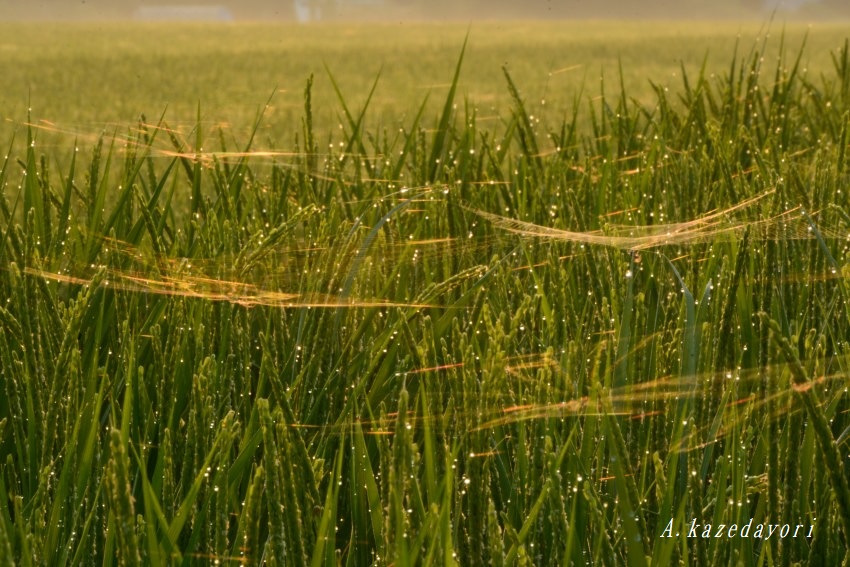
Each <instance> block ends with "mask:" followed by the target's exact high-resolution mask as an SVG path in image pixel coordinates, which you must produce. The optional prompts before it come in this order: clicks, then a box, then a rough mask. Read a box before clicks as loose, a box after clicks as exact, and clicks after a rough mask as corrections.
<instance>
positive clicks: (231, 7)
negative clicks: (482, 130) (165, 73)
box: [0, 0, 850, 20]
mask: <svg viewBox="0 0 850 567" xmlns="http://www.w3.org/2000/svg"><path fill="white" fill-rule="evenodd" d="M166 6H167V7H168V8H163V7H166ZM777 6H778V7H779V8H780V10H781V15H780V17H781V18H786V17H789V16H790V17H797V18H812V19H832V18H835V17H850V0H713V1H712V2H708V1H706V0H241V1H233V0H148V1H140V0H41V1H23V0H0V20H20V19H50V20H102V19H157V18H159V19H216V18H228V17H230V18H233V19H235V20H246V19H252V20H253V19H261V20H268V19H281V20H292V19H296V18H300V19H311V18H312V19H317V18H321V19H342V20H358V19H366V20H375V19H388V20H418V19H440V18H448V19H462V20H478V19H501V18H526V19H540V18H617V19H635V18H638V19H659V18H664V19H681V18H684V19H695V18H722V19H730V18H733V19H750V20H751V19H767V18H769V17H770V13H771V11H772V10H773V8H775V7H777ZM180 7H182V9H181V8H180Z"/></svg>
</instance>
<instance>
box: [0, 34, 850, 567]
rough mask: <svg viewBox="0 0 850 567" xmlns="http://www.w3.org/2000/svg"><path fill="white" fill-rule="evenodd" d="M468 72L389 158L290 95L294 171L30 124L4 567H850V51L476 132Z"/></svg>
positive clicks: (342, 100) (3, 448) (359, 115)
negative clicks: (817, 68)
mask: <svg viewBox="0 0 850 567" xmlns="http://www.w3.org/2000/svg"><path fill="white" fill-rule="evenodd" d="M779 41H780V42H781V40H779ZM470 45H471V44H470ZM470 45H464V47H463V48H462V49H460V54H459V56H458V58H457V60H456V63H455V65H454V67H453V68H452V67H448V66H447V69H446V75H447V76H448V77H449V78H451V84H450V87H449V88H448V89H446V91H445V97H444V98H443V99H442V100H440V101H439V104H438V105H437V112H436V113H435V116H434V117H433V121H432V122H431V121H429V120H431V118H429V116H430V115H429V113H428V112H427V111H426V110H425V109H426V108H430V107H429V106H428V105H427V104H426V103H425V102H422V101H418V104H417V101H414V104H412V105H411V106H412V108H414V111H413V113H412V114H410V115H409V116H410V119H409V122H408V123H407V124H406V125H405V126H404V127H403V128H402V129H401V131H400V132H388V131H386V130H382V129H369V128H368V127H366V125H367V124H368V121H367V117H368V116H369V113H370V110H371V108H370V103H371V100H372V99H371V94H369V96H367V97H366V98H365V99H364V102H363V103H362V104H359V105H355V104H352V103H351V102H350V99H348V98H346V97H347V94H346V92H345V90H344V86H343V85H341V84H340V83H338V82H337V81H336V80H335V78H334V76H333V70H332V69H330V71H329V76H330V81H331V83H332V84H333V88H334V94H335V95H336V96H337V100H338V103H337V104H338V105H339V109H340V110H339V116H340V120H341V122H342V124H341V126H342V127H341V128H339V129H337V130H335V131H334V132H333V133H330V132H325V131H323V130H320V129H319V127H318V126H317V124H318V122H317V121H316V120H314V112H315V108H314V103H315V101H314V98H313V79H312V78H310V79H307V78H306V77H305V88H304V90H303V91H302V94H303V108H302V110H301V112H302V115H303V120H302V121H301V122H300V125H301V129H300V131H298V132H297V137H296V138H295V139H296V140H297V141H296V147H295V149H294V150H293V151H289V150H287V151H273V150H267V149H264V148H261V147H258V142H257V139H256V137H257V132H259V131H260V129H261V127H262V124H263V120H264V119H265V118H264V116H263V111H262V110H261V111H260V112H258V115H257V117H256V119H255V121H254V122H253V124H252V125H251V128H249V129H248V130H247V131H248V132H249V134H248V135H247V136H246V138H245V139H244V140H241V141H239V140H237V141H234V140H232V139H229V138H228V137H227V136H225V135H223V134H222V132H221V131H218V130H216V129H215V128H213V129H210V128H208V127H207V125H206V124H205V123H204V122H203V120H201V116H202V110H201V109H200V108H199V109H198V111H197V117H198V120H197V124H196V125H195V127H194V128H192V129H191V131H187V130H185V129H181V128H177V127H171V126H170V125H169V123H168V120H167V118H166V116H167V113H166V114H165V115H163V116H162V117H160V118H159V119H155V120H148V119H147V118H145V117H141V119H140V120H139V121H138V123H136V124H133V125H131V126H128V127H126V128H125V129H122V130H120V131H115V132H114V133H112V134H106V135H103V136H101V137H100V138H99V139H97V140H96V141H94V143H92V144H91V145H90V147H78V145H77V144H76V143H73V144H72V145H71V146H70V148H71V151H68V152H67V153H66V154H64V156H65V157H62V158H56V157H55V154H51V150H50V149H49V148H46V149H44V150H43V149H42V146H41V143H40V138H41V137H42V136H44V135H45V132H44V131H43V128H42V127H41V126H39V124H40V123H39V122H37V121H35V120H33V119H32V117H27V120H26V124H25V125H23V126H22V127H21V128H19V131H18V132H17V134H16V136H15V138H14V139H12V140H10V141H9V145H8V148H9V149H8V151H7V152H6V155H5V159H4V161H3V162H2V165H0V187H2V192H0V219H2V220H0V268H2V269H0V297H3V298H5V301H2V302H0V321H2V330H3V332H2V333H0V377H2V387H3V395H2V396H0V432H2V436H0V563H2V564H4V565H53V564H75V565H76V564H105V565H112V564H119V565H135V564H154V565H165V564H196V563H215V564H222V563H229V564H243V563H244V564H268V565H310V566H319V565H397V566H404V565H570V564H572V565H597V564H602V565H622V564H626V565H630V566H641V565H667V564H675V565H689V564H698V565H708V564H718V565H719V564H741V565H791V564H808V565H838V564H841V563H842V562H845V563H846V562H847V561H848V555H847V552H846V550H847V547H848V540H849V538H850V488H848V477H847V472H846V470H845V469H846V467H847V466H848V465H847V463H846V462H845V461H846V460H847V457H846V455H847V452H846V443H847V439H848V437H850V421H848V418H847V410H848V403H849V402H848V399H847V396H846V388H847V377H848V362H850V358H848V357H850V343H848V341H847V337H850V307H849V306H848V304H847V294H848V291H850V289H848V276H850V273H848V268H847V262H848V252H849V251H850V236H848V235H850V216H848V197H847V190H848V189H847V187H848V181H850V172H849V171H848V166H847V159H846V153H847V150H848V128H850V47H848V43H847V42H846V41H845V43H844V45H843V47H842V48H840V49H838V50H837V51H835V52H834V53H833V54H832V57H831V59H830V60H829V61H828V62H827V66H829V65H831V68H829V70H828V71H827V72H824V73H823V74H822V75H820V76H813V75H812V74H810V73H808V72H807V71H806V70H805V69H804V68H803V65H802V63H801V61H802V57H803V54H804V53H805V50H804V47H800V48H799V50H797V51H795V50H791V51H790V52H789V51H788V50H787V48H786V47H785V45H784V44H782V45H781V46H780V50H779V52H780V53H781V57H780V58H779V59H778V60H777V62H776V63H775V65H774V66H770V65H768V64H766V63H765V62H764V58H763V56H762V53H763V50H764V49H765V46H764V45H762V44H758V45H756V46H754V47H753V48H752V49H751V50H749V51H748V52H746V53H745V54H743V55H742V54H741V53H740V52H736V54H735V55H734V57H733V58H732V60H731V61H730V62H729V65H728V67H727V68H726V70H725V71H722V72H714V73H712V72H709V70H708V69H707V68H705V67H703V68H702V69H701V70H700V71H699V73H698V74H697V75H696V76H694V75H693V74H689V73H687V72H685V71H684V69H683V72H682V77H681V85H680V87H679V89H678V92H673V93H671V92H670V90H669V89H667V88H664V87H661V86H658V85H656V84H655V83H653V85H655V86H654V89H653V91H652V92H653V97H654V98H653V99H652V100H651V102H649V103H647V102H645V101H642V100H639V99H637V98H633V97H631V96H630V94H629V92H628V91H627V88H626V86H625V84H624V83H623V82H621V83H620V84H619V85H617V87H615V88H613V89H612V87H611V85H610V84H608V83H603V84H602V85H601V93H600V94H598V95H595V96H593V97H590V98H588V99H586V100H585V99H577V100H576V104H575V108H574V112H572V113H569V114H568V115H567V116H566V117H565V118H563V119H562V120H561V121H559V122H550V121H541V120H539V118H535V117H534V116H533V114H532V110H531V108H532V106H531V103H529V101H528V100H526V98H525V97H524V95H523V91H522V87H523V85H522V83H521V82H520V81H517V80H515V78H514V76H513V74H512V73H511V70H510V68H509V67H505V68H503V69H502V75H503V78H504V81H505V86H504V88H505V92H506V93H507V98H506V100H508V101H509V105H508V106H507V107H505V108H502V109H501V110H502V113H501V114H500V117H499V121H498V125H496V126H493V128H492V129H487V128H486V127H485V126H482V123H481V122H480V121H479V120H477V117H478V116H477V113H478V110H477V107H476V106H475V104H474V103H473V101H471V100H470V99H469V98H467V99H465V100H464V99H462V97H461V96H460V93H459V89H458V88H457V87H458V84H459V81H460V80H461V77H462V76H463V73H464V69H465V66H464V65H465V58H466V57H467V56H468V55H467V51H466V50H467V49H468V48H469V47H470ZM789 53H790V55H789ZM380 80H381V79H380V77H378V78H377V79H376V80H375V84H376V85H377V84H379V83H380ZM374 89H375V87H374V86H373V87H372V91H370V93H374ZM612 91H613V92H614V93H615V94H613V95H611V94H610V93H611V92H612ZM36 110H37V109H36ZM33 112H35V110H34V111H33ZM42 125H43V123H42ZM45 128H47V129H50V128H52V127H49V126H47V127H45ZM326 140H328V142H327V143H326V142H325V141H326ZM323 144H325V145H323ZM210 148H216V149H213V150H211V149H210ZM325 148H327V149H325ZM51 155H52V156H54V157H51ZM822 469H825V470H822ZM733 525H734V526H735V529H734V532H735V534H734V535H733V534H732V526H733ZM721 526H723V528H721ZM744 526H749V527H748V528H747V535H746V536H745V535H744V533H743V532H744ZM720 532H722V533H723V534H724V535H717V534H718V533H720ZM706 534H707V535H706ZM756 534H757V535H756Z"/></svg>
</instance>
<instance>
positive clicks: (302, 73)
mask: <svg viewBox="0 0 850 567" xmlns="http://www.w3.org/2000/svg"><path fill="white" fill-rule="evenodd" d="M845 30H846V26H841V25H838V24H833V25H829V24H817V25H815V26H813V27H812V26H805V25H801V24H789V25H788V26H787V27H783V26H781V25H779V24H774V25H773V26H772V27H770V28H768V26H766V25H765V26H759V25H757V24H752V23H750V24H739V23H730V22H720V23H717V22H715V23H677V22H663V23H651V22H640V23H634V22H632V23H612V22H550V23H515V22H492V23H476V24H473V25H466V24H445V23H442V24H436V23H433V24H403V25H393V24H358V25H346V24H326V25H308V26H298V25H292V24H274V25H262V24H235V25H218V24H190V25H187V24H126V23H109V22H105V23H99V24H91V23H88V24H82V23H80V24H51V23H15V24H0V38H2V39H0V55H2V57H0V76H2V77H3V81H4V84H5V85H6V87H5V88H4V89H3V91H2V93H0V117H2V119H3V124H2V125H0V128H2V129H0V135H3V137H4V138H8V134H9V132H11V131H12V130H13V129H14V125H15V124H20V123H22V122H24V121H25V120H26V115H27V105H28V104H29V107H30V108H31V109H32V116H33V118H34V119H35V120H45V121H48V122H50V123H52V124H55V125H56V128H57V129H60V130H64V131H67V132H69V133H72V134H73V135H74V136H80V137H83V138H85V137H87V136H90V135H98V134H100V133H101V132H102V131H113V130H114V129H116V128H118V129H121V128H124V127H126V126H127V125H128V124H131V123H134V122H135V121H136V120H137V119H138V117H139V115H140V114H145V115H146V116H147V118H148V120H154V119H156V118H158V117H159V116H160V115H161V114H162V113H163V112H164V111H165V112H166V114H165V117H166V121H167V122H168V124H169V125H170V126H171V127H175V128H183V127H185V128H186V129H187V130H188V129H191V128H192V127H193V126H194V125H195V123H196V119H197V112H198V109H199V108H200V113H201V120H202V124H203V125H204V126H205V127H206V129H207V130H210V129H211V128H215V127H218V126H222V127H224V128H225V129H226V130H229V131H232V133H233V135H234V136H236V139H237V140H244V137H245V135H246V134H247V132H248V131H249V130H250V128H251V126H252V124H253V122H254V118H255V116H256V113H257V110H258V109H260V108H262V107H263V105H264V104H265V102H266V101H267V100H269V98H270V97H271V103H270V107H269V108H268V110H267V111H266V113H265V117H264V119H263V121H262V124H261V130H260V135H259V136H258V139H257V142H258V143H259V144H260V145H261V146H268V145H271V146H275V147H278V148H286V147H290V146H291V145H292V142H293V139H294V133H295V132H297V131H299V130H300V128H301V118H302V113H303V91H304V86H305V83H306V80H307V78H308V77H309V76H310V75H311V74H312V75H314V76H315V84H314V87H313V112H314V117H313V119H314V123H315V128H316V130H317V132H319V133H321V135H320V138H322V139H324V138H325V137H330V136H331V135H333V134H334V133H335V132H336V130H337V128H338V125H339V124H340V123H341V122H342V121H341V120H340V116H341V114H342V110H341V106H340V104H339V100H338V98H337V96H336V94H334V89H333V85H332V82H331V80H330V79H329V73H328V71H330V74H332V76H333V78H334V79H335V80H336V82H337V85H338V86H339V88H340V91H341V93H342V95H343V96H344V98H345V101H346V103H347V104H348V106H349V108H350V109H352V111H358V110H359V109H360V107H361V105H362V104H363V103H364V101H365V100H366V98H367V96H368V94H369V92H370V89H371V87H372V85H373V84H374V82H375V80H376V79H378V83H377V88H376V90H375V93H374V96H373V98H372V100H371V103H370V111H369V112H368V113H367V115H366V123H365V124H364V128H365V129H366V130H375V129H384V128H390V129H394V128H397V127H399V126H406V125H409V123H410V122H411V120H412V118H413V116H414V115H415V113H416V112H417V110H418V108H419V105H420V104H421V103H422V101H424V100H425V99H426V96H427V97H428V99H429V105H428V107H427V108H426V113H425V115H424V118H425V123H426V124H430V122H431V121H432V120H433V118H434V117H435V116H436V113H437V112H438V111H439V107H440V105H441V104H442V101H443V100H444V98H445V96H446V94H447V91H448V87H449V84H450V83H451V79H452V72H453V69H454V64H455V61H456V60H457V57H458V55H459V53H460V49H461V46H462V45H463V41H464V38H465V36H466V35H467V33H468V34H469V49H468V52H467V54H466V58H465V62H464V67H463V71H462V74H461V76H460V83H459V91H458V95H459V98H458V104H464V101H465V100H468V101H469V103H470V104H471V105H472V106H474V107H475V108H477V119H478V120H479V121H482V123H483V122H487V121H490V122H492V121H494V120H498V118H499V117H500V116H501V115H502V114H503V113H504V110H505V109H506V108H507V107H508V106H509V105H510V95H509V93H508V89H507V88H506V83H505V78H504V75H503V72H502V67H503V66H505V67H507V69H508V70H509V72H510V73H511V76H512V77H513V79H514V81H515V82H516V84H517V85H519V86H520V89H521V94H522V96H523V97H524V98H525V99H526V104H527V106H528V109H529V111H530V112H532V113H533V114H534V115H535V116H536V117H537V118H538V119H540V118H543V119H551V120H552V121H554V122H558V121H560V120H562V119H563V117H564V116H565V115H567V114H570V113H572V111H573V108H574V106H575V104H576V102H579V104H581V105H585V106H586V102H587V100H589V99H590V98H592V97H595V96H597V95H599V94H600V87H601V80H602V78H603V77H604V82H605V91H606V93H608V94H611V93H614V92H615V91H618V90H619V88H620V85H619V83H620V72H621V71H622V78H623V82H624V86H625V89H626V92H627V93H628V94H629V96H630V97H634V98H636V99H637V100H640V101H642V102H651V101H652V100H653V99H654V95H653V92H652V86H651V84H650V81H653V82H655V83H656V84H659V85H662V86H669V87H672V88H673V89H674V90H675V89H677V88H678V87H679V86H680V84H681V74H682V73H681V71H682V68H684V69H685V70H686V71H687V72H688V73H689V74H694V75H695V74H697V73H698V72H699V69H700V67H701V65H702V64H703V62H704V61H705V62H706V64H707V69H708V75H709V76H710V75H712V74H719V73H722V72H726V71H728V64H729V62H730V61H731V59H732V54H733V52H734V51H735V48H736V44H737V46H738V52H739V54H741V55H744V54H746V53H748V52H750V51H751V50H752V49H754V48H759V47H760V46H761V43H759V41H760V40H762V39H764V38H765V37H767V36H770V37H772V40H770V41H768V43H767V51H766V53H765V54H764V60H765V62H766V64H767V65H772V64H773V63H774V62H775V57H776V54H777V53H778V50H779V46H780V37H781V36H782V35H783V33H784V35H785V42H786V46H788V47H789V48H790V49H791V50H796V49H798V48H799V46H800V45H801V44H802V42H803V40H804V38H805V37H806V36H807V35H808V46H807V48H806V50H805V55H804V60H803V63H804V66H806V67H808V76H810V77H812V78H815V79H816V77H817V75H818V73H820V72H822V71H824V70H826V69H827V68H828V66H829V57H828V52H829V51H830V50H834V49H837V48H838V47H840V45H841V43H842V41H843V35H842V34H843V33H844V31H845ZM620 66H621V67H620ZM379 75H380V77H379ZM166 109H167V110H166ZM66 141H67V139H66Z"/></svg>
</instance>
